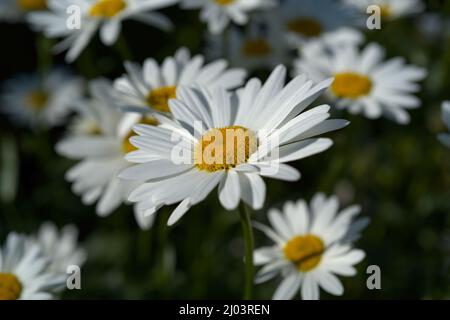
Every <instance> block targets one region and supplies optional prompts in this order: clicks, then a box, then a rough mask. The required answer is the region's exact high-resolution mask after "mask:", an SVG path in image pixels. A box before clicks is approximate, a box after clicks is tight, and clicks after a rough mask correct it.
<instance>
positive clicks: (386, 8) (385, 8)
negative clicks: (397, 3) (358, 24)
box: [380, 4, 392, 18]
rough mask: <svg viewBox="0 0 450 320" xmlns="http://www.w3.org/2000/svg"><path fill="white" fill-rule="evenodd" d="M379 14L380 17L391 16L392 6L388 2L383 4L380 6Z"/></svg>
mask: <svg viewBox="0 0 450 320" xmlns="http://www.w3.org/2000/svg"><path fill="white" fill-rule="evenodd" d="M380 15H381V17H382V18H389V17H390V16H392V8H391V6H390V5H388V4H383V5H381V6H380Z"/></svg>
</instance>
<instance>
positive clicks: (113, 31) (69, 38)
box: [28, 0, 178, 62]
mask: <svg viewBox="0 0 450 320" xmlns="http://www.w3.org/2000/svg"><path fill="white" fill-rule="evenodd" d="M177 1H178V0H48V3H47V5H48V9H49V10H48V11H47V12H37V13H31V14H30V15H29V16H28V19H29V21H30V23H31V24H32V26H33V27H34V28H35V29H36V30H38V31H43V32H44V34H45V36H46V37H49V38H59V37H63V38H64V40H63V41H61V42H60V43H59V44H58V45H57V46H56V47H55V50H56V51H58V52H60V51H64V50H67V49H68V52H67V55H66V60H67V62H73V61H74V60H75V59H76V58H77V57H78V56H79V55H80V53H81V52H82V51H83V50H84V48H85V47H86V46H87V45H88V43H89V41H90V40H91V38H92V37H93V36H94V33H95V32H96V31H97V30H100V39H101V41H102V42H103V44H105V45H108V46H110V45H112V44H114V43H115V42H116V41H117V38H118V37H119V34H120V30H121V23H122V21H123V20H126V19H134V20H137V21H141V22H144V23H147V24H149V25H152V26H154V27H157V28H160V29H163V30H166V31H168V30H170V29H171V28H172V23H171V22H170V20H168V19H167V18H166V17H165V16H164V15H162V14H160V13H158V12H148V11H151V10H157V9H161V8H164V7H167V6H170V5H172V4H174V3H176V2H177ZM69 7H71V8H78V10H79V18H80V19H79V20H80V24H79V25H77V24H76V23H75V22H76V19H75V18H74V19H68V17H69V16H68V8H69ZM77 13H78V12H75V11H74V13H73V15H76V14H77ZM74 17H75V16H74Z"/></svg>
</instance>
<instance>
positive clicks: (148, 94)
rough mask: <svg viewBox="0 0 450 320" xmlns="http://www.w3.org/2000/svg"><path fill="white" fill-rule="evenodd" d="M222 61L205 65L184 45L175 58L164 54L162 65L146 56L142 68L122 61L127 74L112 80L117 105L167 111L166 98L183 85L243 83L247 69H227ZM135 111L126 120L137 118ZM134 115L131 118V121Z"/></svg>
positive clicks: (233, 84) (173, 95)
mask: <svg viewBox="0 0 450 320" xmlns="http://www.w3.org/2000/svg"><path fill="white" fill-rule="evenodd" d="M227 65H228V63H227V62H226V61H225V60H217V61H214V62H211V63H208V64H204V58H203V56H201V55H196V56H194V57H191V54H190V52H189V50H187V49H186V48H181V49H179V50H178V51H177V52H176V53H175V55H174V57H167V58H166V59H164V62H163V63H162V65H161V66H159V65H158V63H157V62H156V61H155V60H154V59H152V58H149V59H147V60H145V61H144V65H143V66H142V67H141V66H139V65H137V64H136V63H131V62H125V69H126V70H127V74H125V75H123V76H122V77H121V78H119V79H117V80H116V81H115V82H114V87H115V89H116V91H117V92H118V94H117V99H118V102H117V103H118V104H120V105H121V106H133V107H142V108H143V111H151V112H160V113H165V114H170V108H169V103H168V101H169V100H170V99H173V98H175V97H176V92H177V89H178V88H180V87H185V86H205V87H208V88H210V89H212V88H214V87H217V86H220V87H223V88H224V89H227V90H229V89H234V88H237V87H239V86H241V85H242V83H243V82H244V78H245V76H246V72H245V71H244V70H243V69H227ZM139 117H140V115H139V114H138V113H135V114H134V115H133V116H130V115H129V116H128V119H129V120H130V121H131V122H132V121H136V119H138V118H139ZM133 118H134V120H133Z"/></svg>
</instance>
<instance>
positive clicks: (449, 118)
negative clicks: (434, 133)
mask: <svg viewBox="0 0 450 320" xmlns="http://www.w3.org/2000/svg"><path fill="white" fill-rule="evenodd" d="M442 120H444V123H445V125H446V126H447V128H448V129H449V130H450V101H445V102H444V103H442ZM438 139H439V141H441V142H442V143H443V144H444V145H445V146H446V147H449V148H450V134H448V133H441V134H440V135H438Z"/></svg>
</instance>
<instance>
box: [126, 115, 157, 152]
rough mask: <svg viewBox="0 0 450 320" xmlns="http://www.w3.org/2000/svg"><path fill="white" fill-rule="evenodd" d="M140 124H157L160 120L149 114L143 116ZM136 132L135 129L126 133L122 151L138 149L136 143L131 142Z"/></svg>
mask: <svg viewBox="0 0 450 320" xmlns="http://www.w3.org/2000/svg"><path fill="white" fill-rule="evenodd" d="M139 123H140V124H148V125H150V126H157V125H158V124H159V123H158V120H156V119H155V118H153V117H150V116H147V117H144V118H142V120H141V121H139ZM135 135H136V133H135V132H134V131H133V130H130V132H129V133H128V134H127V135H126V137H125V138H124V139H123V142H122V151H123V153H129V152H132V151H136V150H137V149H138V148H136V147H135V146H134V145H132V144H131V142H130V138H131V137H134V136H135Z"/></svg>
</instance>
